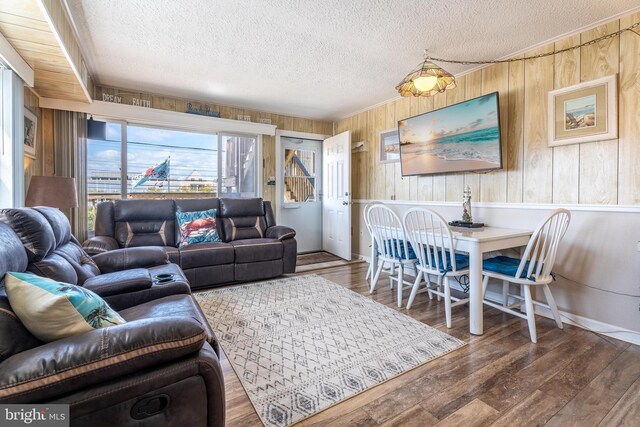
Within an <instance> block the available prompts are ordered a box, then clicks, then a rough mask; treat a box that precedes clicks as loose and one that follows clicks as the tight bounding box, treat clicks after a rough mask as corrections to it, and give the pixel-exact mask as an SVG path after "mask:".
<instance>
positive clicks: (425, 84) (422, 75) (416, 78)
mask: <svg viewBox="0 0 640 427" xmlns="http://www.w3.org/2000/svg"><path fill="white" fill-rule="evenodd" d="M454 87H456V80H455V78H454V77H453V76H452V75H451V74H449V73H448V72H446V71H445V70H443V69H442V68H440V67H438V66H437V65H436V64H434V63H433V62H431V61H429V60H425V61H424V62H423V63H422V64H420V65H418V66H417V67H416V68H414V69H413V71H411V72H410V73H409V74H408V75H407V77H405V78H404V80H402V81H401V82H400V83H398V85H397V86H396V90H397V91H398V93H400V95H402V96H433V95H435V94H437V93H440V92H444V91H445V90H447V89H453V88H454Z"/></svg>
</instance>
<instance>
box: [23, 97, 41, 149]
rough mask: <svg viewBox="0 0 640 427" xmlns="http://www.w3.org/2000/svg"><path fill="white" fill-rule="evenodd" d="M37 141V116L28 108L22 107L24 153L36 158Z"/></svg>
mask: <svg viewBox="0 0 640 427" xmlns="http://www.w3.org/2000/svg"><path fill="white" fill-rule="evenodd" d="M37 143H38V116H36V115H35V114H34V113H33V112H32V111H31V110H29V109H28V108H26V107H25V108H24V155H25V156H27V157H31V158H32V159H35V158H36V144H37Z"/></svg>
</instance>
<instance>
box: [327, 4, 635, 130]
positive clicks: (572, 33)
mask: <svg viewBox="0 0 640 427" xmlns="http://www.w3.org/2000/svg"><path fill="white" fill-rule="evenodd" d="M637 12H640V6H638V7H634V8H631V9H629V10H626V11H624V12H621V13H617V14H615V15H613V16H610V17H608V18H605V19H601V20H599V21H596V22H594V23H591V24H589V25H585V26H583V27H580V28H578V29H575V30H571V31H568V32H566V33H563V34H560V35H558V36H555V37H552V38H550V39H547V40H545V41H542V42H540V43H536V44H534V45H532V46H529V47H527V48H524V49H520V50H518V51H516V52H513V53H510V54H509V55H505V56H502V57H500V58H497V59H496V60H498V61H502V60H504V59H510V58H515V57H516V56H519V55H522V54H525V53H527V52H530V51H532V50H535V49H538V48H541V47H544V46H547V45H549V44H551V43H555V42H558V41H560V40H564V39H566V38H569V37H571V36H575V35H576V34H581V33H583V32H585V31H589V30H592V29H594V28H596V27H599V26H601V25H604V24H607V23H609V22H612V21H616V20H618V19H620V18H623V17H625V16H628V15H631V14H633V13H637ZM452 59H454V58H452ZM492 65H493V64H483V65H478V66H477V67H473V68H471V69H469V70H465V71H463V72H461V73H456V74H455V75H454V77H456V78H458V77H462V76H465V75H467V74H471V73H474V72H476V71H479V70H482V69H483V68H487V67H490V66H492ZM402 98H403V97H402V96H400V95H397V96H394V97H393V98H389V99H387V100H385V101H380V102H377V103H375V104H373V105H370V106H368V107H365V108H361V109H359V110H357V111H354V112H352V113H349V114H347V115H344V116H341V117H340V118H338V119H336V120H334V122H338V121H340V120H345V119H348V118H349V117H353V116H355V115H358V114H361V113H364V112H365V111H369V110H371V109H373V108H378V107H381V106H383V105H385V104H388V103H390V102H394V101H397V100H398V99H402Z"/></svg>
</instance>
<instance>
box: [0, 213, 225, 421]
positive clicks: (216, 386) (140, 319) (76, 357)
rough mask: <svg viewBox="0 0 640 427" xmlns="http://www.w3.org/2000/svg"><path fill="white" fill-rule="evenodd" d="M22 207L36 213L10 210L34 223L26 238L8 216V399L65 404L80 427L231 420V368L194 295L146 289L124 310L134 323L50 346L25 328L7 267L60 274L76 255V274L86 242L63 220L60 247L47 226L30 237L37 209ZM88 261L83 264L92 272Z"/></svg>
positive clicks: (2, 341) (2, 327) (1, 241)
mask: <svg viewBox="0 0 640 427" xmlns="http://www.w3.org/2000/svg"><path fill="white" fill-rule="evenodd" d="M12 211H13V210H12ZM21 211H22V212H29V213H30V214H29V215H27V214H25V215H22V216H21V215H18V214H17V213H16V212H15V211H13V212H12V215H9V216H5V220H6V219H7V218H11V219H12V220H13V221H14V223H13V225H14V226H15V225H17V224H18V222H19V220H18V219H19V218H22V219H24V220H25V222H22V223H20V224H21V225H22V226H23V228H20V227H18V229H19V230H21V233H22V234H21V235H20V236H19V235H18V234H16V232H14V230H13V229H12V228H11V227H9V226H8V225H6V224H4V223H0V403H32V404H35V403H45V404H46V403H66V404H69V405H70V414H71V425H73V426H87V425H90V426H92V427H102V426H105V427H106V426H114V425H117V426H151V425H152V426H208V427H213V426H224V421H225V401H224V381H223V376H222V371H221V369H220V363H219V359H218V354H217V352H216V350H214V348H213V347H212V346H211V345H209V343H208V342H207V338H209V339H211V337H212V336H213V335H212V333H211V330H210V328H209V325H208V324H207V322H206V320H205V319H204V317H203V316H202V313H201V312H200V310H199V308H198V306H197V304H196V303H195V301H194V300H193V298H192V297H191V295H189V293H188V292H187V293H177V294H173V295H170V296H162V297H158V298H155V297H156V296H158V295H156V294H153V292H147V293H146V294H144V297H143V296H142V294H139V295H138V299H137V302H138V304H137V305H134V306H130V307H128V308H125V309H120V310H118V311H119V314H120V315H121V316H122V317H123V318H124V319H125V320H126V321H127V323H125V324H122V325H116V326H112V327H109V328H104V329H97V330H93V331H91V332H87V333H84V334H80V335H75V336H72V337H68V338H64V339H61V340H57V341H53V342H49V343H43V342H41V341H39V340H38V339H37V338H36V337H35V336H33V335H32V334H31V333H30V332H29V331H28V330H27V329H26V328H25V327H24V325H23V324H22V323H21V322H20V320H19V319H18V317H17V316H16V315H15V313H14V312H13V310H12V309H11V306H10V304H9V301H8V299H7V296H6V292H5V289H4V285H3V279H4V275H5V273H6V272H8V271H14V272H15V271H17V272H22V271H26V270H27V269H30V271H34V269H36V268H43V269H44V268H46V269H47V271H49V272H52V271H54V270H55V271H57V267H56V262H57V261H59V258H61V259H64V258H65V257H69V259H65V260H64V262H63V261H60V264H59V265H60V266H62V267H61V269H62V270H64V271H62V272H60V274H70V270H69V268H68V265H66V264H65V262H66V263H68V264H72V263H71V261H70V260H73V259H74V258H73V256H75V255H73V254H74V253H75V251H77V248H76V247H72V246H67V244H68V243H69V241H70V240H69V237H68V233H67V231H66V230H65V231H61V229H60V228H58V227H55V228H54V234H55V244H56V245H57V247H56V249H52V246H53V245H54V239H52V238H51V236H50V235H49V236H48V235H47V233H46V232H42V230H41V229H39V228H36V229H34V230H32V231H33V233H34V234H32V235H31V236H32V237H33V236H38V238H32V239H27V237H28V231H29V226H35V225H37V223H36V222H34V221H31V220H32V219H33V218H34V217H35V218H38V217H37V216H36V215H35V214H34V212H37V211H35V210H21ZM3 214H5V215H6V214H7V210H4V211H3ZM31 214H33V215H31ZM42 218H45V217H44V216H42ZM42 218H40V220H42ZM40 228H42V224H40ZM45 228H46V227H45ZM63 228H64V227H63ZM65 241H67V243H64V242H65ZM25 242H27V244H25ZM69 254H72V255H73V256H72V255H69ZM125 258H126V257H125ZM89 264H91V262H90V261H87V262H85V263H84V264H80V265H78V266H75V265H74V267H76V268H81V269H82V271H88V272H89V273H88V274H92V273H94V272H95V270H96V266H94V265H89ZM167 265H168V264H167ZM79 271H80V270H75V272H76V274H78V272H79ZM106 274H109V273H106ZM93 277H96V276H93ZM97 277H99V275H98V276H97ZM89 280H91V279H87V280H85V281H84V283H85V285H86V284H87V282H88V281H89ZM108 282H109V281H106V283H105V284H104V285H103V286H107V287H108V286H109V283H108ZM95 290H103V289H102V287H100V286H96V287H95ZM136 292H139V291H135V290H134V291H133V293H134V294H135V293H136ZM145 298H146V300H145Z"/></svg>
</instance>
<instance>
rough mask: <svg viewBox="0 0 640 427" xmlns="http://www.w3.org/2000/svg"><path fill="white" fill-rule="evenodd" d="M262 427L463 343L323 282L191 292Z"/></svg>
mask: <svg viewBox="0 0 640 427" xmlns="http://www.w3.org/2000/svg"><path fill="white" fill-rule="evenodd" d="M194 297H195V298H196V300H197V301H198V303H199V304H200V306H201V307H202V310H203V311H204V313H205V315H206V316H207V319H208V320H209V323H210V324H211V326H212V327H213V329H214V331H215V333H216V336H217V338H218V340H219V342H220V345H221V346H222V349H223V350H224V352H225V353H226V354H227V357H228V358H229V362H230V363H231V366H232V367H233V369H234V370H235V372H236V374H237V375H238V377H239V378H240V382H241V383H242V386H243V387H244V389H245V390H246V392H247V395H248V396H249V399H250V400H251V403H252V404H253V406H254V407H255V409H256V412H257V413H258V415H259V416H260V418H261V420H262V422H263V423H264V425H265V426H288V425H291V424H293V423H296V422H298V421H301V420H303V419H305V418H307V417H309V416H311V415H313V414H315V413H317V412H319V411H322V410H324V409H326V408H328V407H330V406H333V405H335V404H336V403H338V402H340V401H342V400H345V399H348V398H349V397H352V396H354V395H356V394H358V393H361V392H363V391H365V390H366V389H368V388H371V387H373V386H376V385H378V384H380V383H383V382H385V381H387V380H389V379H391V378H394V377H396V376H398V375H400V374H402V373H403V372H406V371H408V370H410V369H413V368H415V367H417V366H419V365H421V364H423V363H425V362H428V361H430V360H433V359H435V358H437V357H440V356H442V355H444V354H447V353H449V352H450V351H453V350H455V349H457V348H459V347H461V346H463V345H465V343H464V342H463V341H460V340H458V339H456V338H454V337H452V336H449V335H447V334H445V333H443V332H440V331H438V330H436V329H434V328H431V327H429V326H427V325H425V324H423V323H420V322H418V321H416V320H414V319H412V318H410V317H409V316H406V315H404V314H402V313H400V312H398V311H396V310H393V309H391V308H388V307H386V306H384V305H382V304H379V303H377V302H375V301H373V300H372V299H369V298H367V297H364V296H361V295H360V294H357V293H355V292H353V291H350V290H349V289H346V288H344V287H343V286H340V285H338V284H335V283H333V282H331V281H329V280H326V279H324V278H322V277H319V276H316V275H304V276H294V277H288V278H284V279H277V280H270V281H265V282H259V283H253V284H248V285H241V286H232V287H227V288H223V289H215V290H210V291H204V292H197V293H194Z"/></svg>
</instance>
